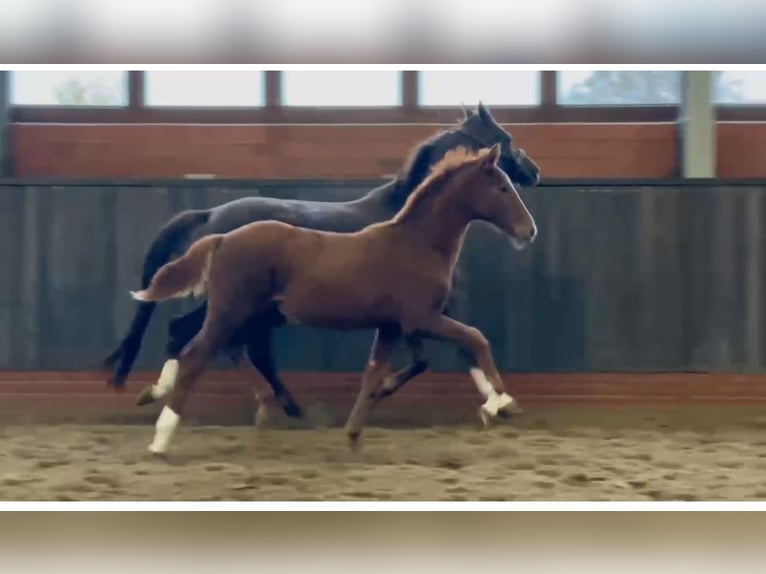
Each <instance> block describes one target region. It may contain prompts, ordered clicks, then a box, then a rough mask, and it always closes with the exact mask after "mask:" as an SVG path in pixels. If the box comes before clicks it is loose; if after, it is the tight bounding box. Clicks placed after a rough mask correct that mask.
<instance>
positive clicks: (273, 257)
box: [132, 145, 537, 454]
mask: <svg viewBox="0 0 766 574" xmlns="http://www.w3.org/2000/svg"><path fill="white" fill-rule="evenodd" d="M499 157H500V146H498V145H495V146H493V147H492V148H489V149H487V148H485V149H482V150H480V151H478V152H475V153H474V152H470V151H468V150H466V149H464V148H458V149H455V150H452V151H450V152H448V153H447V154H446V155H445V156H444V158H443V159H442V160H441V161H440V162H439V163H437V164H436V165H435V166H434V167H433V170H432V172H431V173H430V174H429V175H428V177H427V178H426V179H425V180H424V181H423V182H422V183H421V184H420V185H419V186H418V188H417V189H416V190H415V191H414V192H413V193H412V194H411V196H410V197H409V198H408V200H407V202H406V203H405V205H404V207H402V209H401V210H400V211H399V212H398V213H397V214H396V216H395V217H394V218H393V219H391V220H389V221H385V222H382V223H376V224H373V225H370V226H368V227H366V228H364V229H363V230H361V231H358V232H356V233H346V234H341V233H331V232H322V231H316V230H310V229H305V228H300V227H295V226H292V225H287V224H285V223H280V222H276V221H263V222H257V223H251V224H248V225H245V226H244V227H240V228H238V229H236V230H234V231H231V232H229V233H226V234H217V235H209V236H207V237H204V238H202V239H200V240H198V241H197V242H196V243H194V244H193V245H192V246H191V247H190V248H189V250H188V251H187V252H186V253H185V254H184V255H183V256H182V257H180V258H179V259H177V260H175V261H172V262H170V263H167V264H166V265H164V266H163V267H162V268H161V269H160V270H159V271H158V272H157V273H156V274H155V275H154V278H153V279H152V281H151V283H150V285H149V286H148V287H147V288H146V289H144V290H142V291H139V292H133V293H132V295H133V297H134V298H135V299H137V300H139V301H163V300H165V299H170V298H174V297H182V296H184V295H186V294H188V293H189V292H195V293H201V292H204V291H205V290H207V297H208V311H207V315H206V316H205V323H204V325H203V327H202V330H201V331H200V332H199V333H198V334H197V336H196V337H195V338H194V339H193V340H192V341H191V342H190V343H189V345H188V346H187V347H186V348H185V349H184V350H183V352H182V353H181V355H180V357H179V373H178V379H177V384H176V385H175V386H174V387H173V391H172V394H171V396H170V400H169V402H168V404H167V405H166V406H165V407H164V408H163V410H162V412H161V413H160V416H159V418H158V419H157V423H156V428H155V435H154V441H153V442H152V443H151V445H150V446H149V450H150V451H151V452H154V453H157V454H162V453H165V452H166V450H167V448H168V445H169V443H170V439H171V438H172V435H173V433H174V432H175V430H176V428H177V426H178V423H179V421H180V417H181V415H182V414H183V410H184V406H185V405H186V402H187V399H188V397H189V394H190V392H191V390H192V387H193V385H194V383H195V381H196V380H197V379H198V378H199V376H200V375H201V374H202V372H203V371H204V369H205V368H206V366H207V364H208V362H209V361H210V360H211V359H212V358H213V357H214V356H215V355H216V353H217V352H218V351H219V350H220V349H221V348H222V347H223V346H225V345H226V343H227V341H228V340H229V338H230V337H231V335H232V333H234V332H235V331H236V329H237V328H238V327H240V326H241V325H242V324H243V323H244V322H245V321H246V320H248V319H249V318H251V317H253V316H258V315H259V314H267V313H268V312H269V311H270V310H272V309H274V308H275V307H276V308H277V309H278V310H279V312H280V313H281V314H282V315H284V316H285V317H286V318H287V319H288V320H289V321H290V322H293V323H301V324H305V325H311V326H315V327H326V328H331V329H341V330H351V329H367V328H375V329H377V331H376V334H375V340H374V343H373V346H372V351H371V355H370V359H369V361H368V363H367V365H366V367H365V369H364V373H363V375H362V384H361V389H360V391H359V395H358V397H357V399H356V402H355V404H354V407H353V409H352V411H351V414H350V415H349V418H348V421H347V423H346V427H345V430H346V433H347V435H348V437H349V439H350V441H351V445H352V447H357V446H358V444H359V436H360V433H361V430H362V427H363V426H364V422H365V419H366V416H367V414H368V412H369V410H370V408H371V407H372V406H373V404H374V403H375V402H377V401H376V399H377V398H378V397H379V393H383V392H385V391H386V389H384V388H383V381H384V378H385V377H386V375H387V374H388V373H389V370H390V358H391V355H392V352H393V351H394V349H395V347H396V346H397V344H399V342H400V341H402V339H403V338H406V339H407V340H408V341H421V340H423V339H428V338H432V339H441V340H449V341H454V342H455V343H457V344H458V345H460V346H462V347H463V348H464V349H466V350H467V351H469V352H470V353H472V354H473V355H474V356H475V357H476V361H477V363H478V366H479V368H480V369H481V370H482V371H483V372H484V373H486V376H487V379H488V383H489V385H490V386H491V387H492V389H493V390H494V391H495V393H494V394H491V395H490V399H488V401H487V403H485V404H484V405H482V407H481V408H482V409H484V410H486V411H488V412H490V413H496V412H497V409H498V406H499V404H501V405H508V404H509V403H513V399H512V398H511V397H510V396H509V395H508V393H507V392H506V390H505V385H504V384H503V381H502V379H501V377H500V374H499V373H498V370H497V368H496V366H495V363H494V359H493V357H492V352H491V349H490V346H489V343H488V341H487V339H486V338H485V337H484V336H483V334H482V333H481V332H480V331H479V330H477V329H475V328H473V327H469V326H466V325H464V324H462V323H460V322H458V321H455V320H454V319H451V318H449V317H447V316H446V315H444V314H443V309H444V306H445V303H446V301H447V297H448V295H449V291H450V285H451V279H452V274H453V272H454V269H455V265H456V262H457V259H458V255H459V253H460V250H461V247H462V244H463V239H464V237H465V234H466V231H467V229H468V226H469V224H470V223H471V222H472V221H474V220H483V221H487V222H489V223H492V224H493V225H495V226H496V227H498V228H499V229H500V230H502V231H504V232H505V233H507V234H508V235H509V236H510V237H511V239H512V240H513V242H514V244H515V245H516V246H517V247H518V248H521V247H523V246H525V245H526V244H528V243H531V242H532V240H533V239H534V238H535V235H536V232H537V229H536V227H535V222H534V220H533V218H532V216H531V215H530V213H529V211H528V210H527V208H526V206H525V205H524V203H523V201H522V200H521V198H520V197H519V195H518V193H517V191H516V189H515V188H514V186H513V184H512V183H511V181H510V179H509V178H508V176H507V175H506V174H505V173H504V172H503V171H502V170H501V169H500V168H499V167H498V159H499ZM405 253H406V256H405V255H403V254H405ZM490 402H492V403H493V404H488V403H490Z"/></svg>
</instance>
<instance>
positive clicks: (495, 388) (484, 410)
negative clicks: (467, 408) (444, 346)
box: [423, 315, 521, 426]
mask: <svg viewBox="0 0 766 574" xmlns="http://www.w3.org/2000/svg"><path fill="white" fill-rule="evenodd" d="M423 331H424V332H425V333H426V334H427V335H428V336H430V337H433V338H437V339H444V340H448V341H454V342H455V343H457V344H458V345H460V346H461V347H462V348H464V349H465V350H466V351H468V352H470V353H471V354H472V355H473V357H474V358H475V360H476V362H477V363H478V368H479V370H480V373H481V374H482V375H484V373H486V379H484V380H483V381H482V383H483V384H482V385H481V386H480V388H482V387H483V389H484V391H485V392H486V394H485V396H486V397H487V400H486V401H485V402H484V404H483V405H481V407H480V408H479V416H480V417H481V420H482V422H483V423H484V426H487V425H489V421H490V419H491V418H492V417H495V416H497V415H498V413H500V412H502V413H504V414H509V413H519V412H521V409H520V408H519V407H518V404H517V403H516V400H515V399H514V398H513V397H511V396H510V395H509V394H508V392H507V391H506V389H505V383H503V379H502V377H501V376H500V373H499V372H498V370H497V367H496V366H495V360H494V358H493V357H492V350H491V348H490V346H489V341H487V338H486V337H485V336H484V334H483V333H482V332H481V331H479V330H478V329H477V328H475V327H469V326H468V325H464V324H463V323H460V322H459V321H456V320H455V319H452V318H450V317H447V316H445V315H440V316H438V317H436V318H435V319H433V320H432V321H430V322H429V324H428V325H427V326H424V328H423ZM472 374H474V373H472ZM490 391H491V392H490Z"/></svg>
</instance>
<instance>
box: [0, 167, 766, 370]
mask: <svg viewBox="0 0 766 574" xmlns="http://www.w3.org/2000/svg"><path fill="white" fill-rule="evenodd" d="M367 189H368V187H367V186H364V185H363V184H361V183H359V182H349V183H343V182H328V183H327V184H326V185H325V186H320V185H317V182H300V181H294V182H281V183H280V182H262V183H258V182H255V183H253V184H252V186H245V185H230V184H227V183H226V182H215V181H211V182H210V183H209V184H200V183H199V182H193V183H186V182H183V181H180V182H172V183H168V184H165V185H161V184H159V183H147V184H145V185H136V184H135V183H127V182H126V183H116V184H112V185H89V184H87V183H78V184H77V185H55V186H53V185H49V186H46V185H43V184H42V183H39V182H19V184H15V183H14V182H13V180H5V181H4V182H3V183H2V184H0V256H1V257H2V265H1V266H0V368H3V369H42V370H48V369H63V370H69V369H71V370H81V369H88V368H91V367H94V366H95V365H96V364H97V363H98V361H99V360H100V359H101V358H102V357H103V356H104V355H105V354H106V353H107V352H108V351H109V350H110V349H111V347H112V345H113V344H114V343H116V342H117V341H118V340H119V337H120V336H121V335H122V333H123V332H124V329H126V328H127V326H128V324H129V322H130V319H131V317H132V312H133V302H132V301H131V300H130V298H129V296H128V290H129V289H133V288H136V287H137V286H138V283H139V279H140V274H141V265H142V258H143V255H144V253H145V252H146V249H147V248H148V246H149V243H150V242H151V240H152V238H153V236H154V235H155V233H156V232H157V230H158V229H159V228H160V227H161V226H162V224H163V223H164V222H165V221H167V219H168V218H169V217H171V216H172V215H173V214H174V213H177V212H178V211H180V210H182V209H187V208H203V207H208V206H213V205H217V204H219V203H222V202H225V201H229V200H232V199H237V198H240V197H245V196H248V195H256V194H259V193H260V194H263V195H268V196H275V197H292V198H303V199H320V200H327V201H341V200H345V199H353V198H356V197H359V196H360V195H361V194H363V193H364V192H365V191H366V190H367ZM764 193H766V186H763V185H756V184H753V185H752V186H743V185H738V186H727V185H725V184H723V183H704V184H701V185H699V186H690V185H675V184H669V185H652V186H650V185H642V184H637V185H634V186H625V185H620V186H612V185H603V186H599V185H593V184H588V185H583V186H580V187H578V186H572V185H567V186H563V185H562V186H544V187H540V188H537V189H533V190H525V191H524V192H523V196H524V198H525V201H526V202H527V204H528V206H529V208H530V210H531V211H532V213H533V214H534V216H535V218H536V220H537V222H538V226H539V228H540V237H539V240H538V241H537V242H536V243H535V244H534V246H533V247H532V248H530V249H528V250H526V251H523V252H518V251H514V250H513V249H512V248H511V246H510V244H509V242H508V240H507V238H505V237H503V236H501V235H500V234H499V233H498V232H496V231H495V230H494V229H492V228H491V227H489V226H487V225H483V224H475V225H474V226H473V228H472V229H471V232H470V233H469V237H468V240H467V242H466V247H465V251H464V254H463V257H462V258H461V262H460V271H461V278H462V280H463V282H464V286H465V293H466V296H465V302H466V307H465V311H466V317H467V319H468V320H469V321H470V322H471V323H473V324H475V325H476V326H478V327H479V328H481V329H482V330H483V331H484V332H485V333H486V335H487V336H488V337H489V339H490V341H491V342H492V344H493V349H494V351H495V354H496V357H497V362H498V364H499V366H500V367H501V369H502V370H505V371H687V370H713V371H761V370H763V369H764V367H766V357H764V352H763V350H762V347H763V342H764V337H765V336H766V333H765V331H764V324H765V323H764V322H765V321H766V305H764V302H763V301H762V298H763V297H764V293H765V292H764V287H765V286H766V275H764V274H765V273H766V260H765V259H764V258H765V257H766V254H765V253H764V249H763V239H764V230H763V223H762V222H763V221H764V220H765V219H766V201H765V200H764ZM193 306H194V302H192V301H182V302H171V303H168V304H163V305H162V306H161V307H160V310H159V311H158V313H157V314H156V317H155V320H154V321H153V324H152V325H151V327H150V329H149V332H148V334H147V337H146V339H145V343H144V346H143V350H142V353H141V356H140V360H139V364H138V368H157V367H159V365H160V364H161V361H162V358H163V349H164V332H165V325H166V321H167V319H168V318H170V317H171V316H172V315H173V314H176V313H179V312H181V311H182V310H187V309H191V308H192V307H193ZM371 339H372V334H371V333H370V332H364V333H333V332H327V331H319V330H315V329H308V328H294V327H288V328H285V329H283V330H281V331H280V332H279V333H278V335H277V337H276V347H277V357H278V361H279V364H280V366H281V367H282V368H284V369H300V370H306V369H316V370H332V371H358V370H359V369H360V368H361V367H362V365H363V364H364V361H365V359H366V356H367V352H368V349H369V344H370V342H371ZM429 348H430V349H431V351H432V356H433V366H434V368H436V369H439V370H454V369H457V368H459V366H460V362H459V361H458V359H457V357H456V354H455V353H454V351H453V350H452V349H451V348H450V346H449V345H446V344H443V343H438V344H437V343H433V344H430V345H429ZM220 364H225V363H223V362H222V363H220Z"/></svg>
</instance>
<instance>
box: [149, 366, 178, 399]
mask: <svg viewBox="0 0 766 574" xmlns="http://www.w3.org/2000/svg"><path fill="white" fill-rule="evenodd" d="M177 377H178V359H169V360H167V361H165V364H164V365H162V371H160V378H159V379H157V382H156V383H155V384H154V385H152V397H153V398H155V399H161V398H162V397H164V396H165V395H167V394H168V393H170V391H172V390H173V387H174V386H175V384H176V378H177Z"/></svg>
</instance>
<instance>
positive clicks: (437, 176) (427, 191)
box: [393, 147, 490, 223]
mask: <svg viewBox="0 0 766 574" xmlns="http://www.w3.org/2000/svg"><path fill="white" fill-rule="evenodd" d="M489 151H490V150H489V149H481V150H479V151H475V152H474V151H471V150H469V149H467V148H464V147H457V148H455V149H451V150H449V151H448V152H447V153H446V154H444V157H443V158H442V159H441V160H440V161H439V162H438V163H436V164H434V166H433V167H432V168H431V172H430V173H429V174H428V176H427V177H426V178H425V179H424V180H423V182H422V183H421V184H420V185H418V186H417V188H415V191H413V192H412V193H411V194H410V196H409V197H408V198H407V201H406V202H405V203H404V206H403V207H402V208H401V209H400V210H399V213H397V214H396V216H395V217H394V218H393V222H394V223H398V222H400V221H402V219H404V218H405V217H407V216H408V215H409V214H411V213H412V211H413V210H414V209H415V207H416V206H417V205H418V204H420V203H422V202H423V201H426V200H428V199H430V198H433V197H436V195H438V193H439V191H440V190H441V189H442V188H443V187H444V185H445V184H446V183H447V182H448V181H449V179H450V177H451V176H452V175H453V174H455V173H456V172H457V171H458V170H459V169H460V168H462V167H463V166H465V165H467V164H469V163H473V162H475V161H476V160H478V159H481V158H483V157H485V156H486V155H487V154H489Z"/></svg>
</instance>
